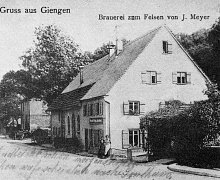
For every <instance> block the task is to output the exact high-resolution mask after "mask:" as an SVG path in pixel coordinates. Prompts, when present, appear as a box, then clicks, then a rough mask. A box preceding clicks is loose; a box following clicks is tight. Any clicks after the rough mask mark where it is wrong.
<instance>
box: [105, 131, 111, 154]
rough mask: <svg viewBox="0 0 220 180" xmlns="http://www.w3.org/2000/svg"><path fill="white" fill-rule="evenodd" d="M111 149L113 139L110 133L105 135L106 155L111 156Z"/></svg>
mask: <svg viewBox="0 0 220 180" xmlns="http://www.w3.org/2000/svg"><path fill="white" fill-rule="evenodd" d="M110 149H111V141H110V138H109V136H108V135H106V136H105V157H108V156H109V153H110Z"/></svg>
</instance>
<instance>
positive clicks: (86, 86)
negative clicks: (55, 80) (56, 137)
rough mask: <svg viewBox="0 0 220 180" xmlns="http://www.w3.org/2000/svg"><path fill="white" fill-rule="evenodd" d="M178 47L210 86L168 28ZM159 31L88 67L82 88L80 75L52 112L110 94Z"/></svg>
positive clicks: (86, 67)
mask: <svg viewBox="0 0 220 180" xmlns="http://www.w3.org/2000/svg"><path fill="white" fill-rule="evenodd" d="M165 28H166V29H167V30H168V32H169V33H170V34H171V36H172V37H173V38H174V39H175V41H176V42H177V44H178V45H179V46H180V48H182V50H183V51H184V52H185V53H186V55H187V56H188V57H189V59H190V60H191V61H192V62H193V64H194V65H195V66H196V68H197V69H198V70H199V71H200V72H201V73H202V75H203V76H204V78H205V79H206V80H207V81H208V82H210V80H209V78H208V77H207V76H206V75H205V73H204V72H203V71H202V69H200V68H199V67H198V65H197V64H196V63H195V62H194V61H193V60H192V58H191V57H190V55H189V54H188V53H187V52H186V51H185V50H184V48H183V47H182V46H181V44H180V43H179V42H178V41H177V39H176V38H175V37H174V35H173V33H172V32H171V31H170V30H169V29H168V28H167V27H165ZM160 29H161V27H158V28H156V29H154V30H152V31H149V32H148V33H146V34H145V35H143V36H141V37H139V38H137V39H135V40H133V41H131V42H130V43H128V44H127V45H126V46H125V47H124V49H123V51H122V52H121V53H120V54H119V55H118V56H115V55H113V56H111V57H110V56H109V55H107V56H105V57H103V58H101V59H100V60H98V61H95V62H94V63H92V64H90V65H87V66H85V67H84V69H83V83H82V84H80V74H78V75H77V76H76V78H75V79H74V80H73V81H72V82H71V83H70V84H69V85H68V86H67V87H66V88H65V89H64V91H63V92H62V94H61V95H60V96H59V97H58V98H57V99H56V100H55V101H54V102H53V103H52V105H51V106H50V107H49V110H51V109H60V108H62V109H63V108H69V107H72V106H75V105H76V104H77V103H79V102H80V100H86V99H91V98H95V97H101V96H105V95H107V94H108V92H109V91H110V90H111V89H112V87H113V86H114V84H115V83H116V82H117V81H118V80H119V79H120V78H121V77H122V76H123V74H124V73H125V72H126V70H127V69H128V68H129V66H130V65H131V64H132V63H133V62H134V61H135V60H136V59H137V57H138V56H139V55H140V54H141V53H142V52H143V50H144V49H145V48H146V47H147V46H148V44H149V43H150V42H151V40H152V39H153V38H154V37H155V35H156V34H157V32H158V31H159V30H160Z"/></svg>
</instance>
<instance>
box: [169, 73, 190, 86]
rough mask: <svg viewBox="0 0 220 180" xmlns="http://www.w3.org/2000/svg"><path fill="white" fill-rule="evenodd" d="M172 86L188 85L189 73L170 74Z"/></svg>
mask: <svg viewBox="0 0 220 180" xmlns="http://www.w3.org/2000/svg"><path fill="white" fill-rule="evenodd" d="M172 76H173V77H172V78H173V83H174V84H190V83H191V73H190V72H173V74H172Z"/></svg>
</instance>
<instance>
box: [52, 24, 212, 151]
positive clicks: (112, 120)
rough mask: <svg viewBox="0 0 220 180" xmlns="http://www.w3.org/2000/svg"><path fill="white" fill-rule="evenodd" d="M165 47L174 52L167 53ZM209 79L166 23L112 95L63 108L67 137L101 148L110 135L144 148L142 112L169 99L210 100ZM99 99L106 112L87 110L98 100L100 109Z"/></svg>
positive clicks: (55, 116)
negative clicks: (101, 141)
mask: <svg viewBox="0 0 220 180" xmlns="http://www.w3.org/2000/svg"><path fill="white" fill-rule="evenodd" d="M164 43H165V45H166V46H164ZM164 47H167V49H168V50H170V52H167V53H166V52H164ZM171 48H172V49H171ZM165 49H166V48H165ZM122 53H123V51H122ZM115 61H117V57H116V59H115ZM119 68H120V67H119ZM76 79H77V78H76ZM207 82H209V79H208V78H207V76H206V75H205V74H204V73H203V72H202V70H201V69H200V68H199V67H198V66H197V65H196V64H195V63H194V62H193V61H192V59H191V58H190V57H189V55H188V54H187V53H186V52H185V51H184V49H183V48H182V47H181V45H179V44H178V42H177V41H176V39H175V38H174V37H173V34H172V33H171V32H170V31H169V30H168V29H167V28H166V27H162V28H161V29H160V30H159V31H158V32H157V33H156V35H155V36H154V37H153V38H152V40H151V41H150V42H149V44H148V45H146V47H145V48H144V50H143V51H142V52H141V53H140V54H139V55H138V56H137V58H136V59H135V60H134V61H133V62H132V64H131V65H130V66H129V67H128V68H127V70H126V71H125V72H124V73H123V75H122V76H121V77H120V78H119V79H118V80H117V81H116V82H115V83H114V85H113V87H111V89H110V90H109V92H108V93H107V94H106V95H104V96H102V97H94V98H92V99H86V100H81V104H80V105H79V107H78V108H74V107H73V108H70V109H68V110H64V111H62V117H63V118H64V122H65V125H64V127H65V138H71V137H73V135H74V134H76V135H77V136H79V137H80V138H81V139H82V141H83V143H84V144H85V149H86V150H88V149H90V148H91V147H92V146H94V144H95V146H96V145H97V138H100V137H101V136H105V135H109V136H110V139H111V147H112V148H114V149H123V148H128V147H129V146H141V136H140V134H139V133H140V131H139V127H140V125H139V123H140V117H141V116H143V115H144V114H146V113H148V112H150V111H153V110H157V109H158V108H159V103H164V102H165V101H169V100H180V101H182V102H184V103H186V104H189V103H193V102H194V101H199V100H204V99H207V97H206V95H204V90H205V89H206V83H207ZM106 83H108V82H106ZM97 103H99V104H102V106H101V108H102V110H101V111H102V112H101V113H94V114H89V112H87V113H86V115H85V114H84V107H85V105H86V106H88V107H89V106H90V104H94V107H93V108H94V111H96V110H95V109H96V107H95V104H97ZM88 107H87V110H88ZM87 110H86V111H87ZM131 110H133V112H134V113H133V114H132V113H130V112H131ZM88 111H89V110H88ZM73 114H74V118H75V120H74V121H73V120H72V118H73ZM77 117H78V118H79V119H80V120H79V121H77ZM68 119H70V124H68ZM78 122H79V123H80V124H77V123H78ZM60 126H61V123H60V120H59V113H58V112H56V111H54V112H52V127H57V128H59V127H60ZM77 127H79V130H77ZM69 128H70V129H69ZM55 129H56V128H55ZM54 131H58V130H54ZM68 132H69V133H68ZM97 133H98V135H97ZM129 133H130V134H129ZM55 134H58V135H59V132H58V133H57V132H56V133H55ZM96 147H97V146H96Z"/></svg>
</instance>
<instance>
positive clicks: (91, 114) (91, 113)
mask: <svg viewBox="0 0 220 180" xmlns="http://www.w3.org/2000/svg"><path fill="white" fill-rule="evenodd" d="M89 106H90V108H89V109H90V110H89V112H90V114H89V116H93V104H90V105H89Z"/></svg>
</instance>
